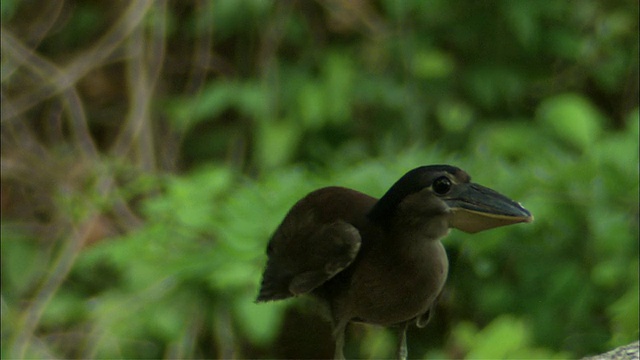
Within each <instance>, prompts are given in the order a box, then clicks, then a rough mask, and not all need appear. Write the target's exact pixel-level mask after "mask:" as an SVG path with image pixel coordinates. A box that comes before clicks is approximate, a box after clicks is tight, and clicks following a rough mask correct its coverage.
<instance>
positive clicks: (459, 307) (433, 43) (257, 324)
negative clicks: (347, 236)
mask: <svg viewBox="0 0 640 360" xmlns="http://www.w3.org/2000/svg"><path fill="white" fill-rule="evenodd" d="M69 4H73V6H69V7H68V8H67V7H64V8H61V10H59V11H60V14H61V17H60V18H59V19H57V20H56V19H47V18H46V17H42V18H40V17H38V18H35V17H33V15H30V17H29V16H26V17H25V16H24V15H25V14H33V13H34V7H33V4H30V3H29V2H16V1H3V2H2V7H1V10H2V20H3V23H4V24H3V32H5V31H6V33H7V37H6V39H7V40H8V41H5V37H3V45H2V46H3V48H2V49H3V60H2V74H3V76H2V86H3V128H2V135H3V150H2V151H3V178H2V180H3V184H2V195H3V203H2V222H3V223H2V228H1V230H2V259H1V263H2V283H3V287H2V304H1V305H2V314H3V315H2V333H3V341H2V356H3V357H7V358H42V357H65V358H229V357H238V358H274V357H295V358H302V357H319V356H322V354H320V355H319V354H318V351H319V350H318V349H321V348H323V346H322V344H324V342H328V341H330V339H329V336H330V335H329V334H328V333H322V334H321V335H317V338H314V339H313V343H312V344H311V345H312V348H313V351H314V352H311V353H308V354H307V353H305V350H304V344H302V343H300V342H297V341H292V340H291V339H293V338H296V339H297V337H295V336H296V335H308V336H309V337H313V336H314V335H313V334H312V332H311V331H310V329H311V328H314V329H315V328H316V325H317V324H316V323H315V322H319V321H321V320H319V319H318V318H311V319H310V320H309V319H306V318H305V317H304V316H306V315H305V314H306V312H303V311H300V310H299V309H300V308H301V307H305V308H306V307H307V305H308V304H307V303H300V302H298V301H296V300H294V299H291V300H287V301H282V302H271V303H266V304H262V303H261V304H256V303H254V299H255V296H256V294H257V291H258V286H259V282H260V274H261V271H262V269H263V266H264V263H265V260H266V256H265V254H264V252H265V246H266V243H267V241H268V239H269V237H270V235H271V234H272V232H273V230H274V229H275V228H276V227H277V226H278V224H279V222H280V221H281V220H282V218H283V217H284V216H285V214H286V213H287V211H288V209H289V208H290V207H291V206H292V205H293V204H294V203H295V202H296V201H297V200H298V199H300V198H301V197H302V196H304V195H305V194H306V193H308V192H309V191H311V190H313V189H316V188H319V187H322V186H328V185H340V186H345V187H350V188H354V189H357V190H359V191H362V192H364V193H367V194H371V195H372V196H381V195H382V194H383V193H384V191H386V189H388V188H389V186H390V185H391V184H392V183H393V182H394V181H395V180H397V179H398V178H399V177H400V176H401V175H402V174H404V172H406V171H407V170H409V169H411V168H414V167H416V166H420V165H424V164H435V163H449V164H453V165H457V166H459V167H461V168H463V169H464V170H466V171H467V172H468V173H470V174H471V175H472V176H473V179H474V181H476V182H478V183H480V184H484V185H487V186H489V187H492V188H495V189H497V190H499V191H500V192H502V193H504V194H507V195H509V196H510V197H512V198H514V199H517V200H518V201H521V202H522V203H523V204H524V205H525V206H526V207H527V208H528V209H529V210H531V212H532V213H533V214H534V216H535V222H533V223H532V224H520V225H517V226H510V227H505V228H499V229H494V230H491V231H487V232H482V233H479V234H474V235H469V234H464V233H461V232H458V231H455V230H453V231H452V232H451V234H450V235H449V236H448V237H447V238H446V239H445V240H444V243H445V246H446V247H447V250H448V254H449V260H450V264H451V265H450V268H451V269H450V275H449V280H448V283H447V286H446V290H445V293H444V294H443V296H442V298H441V300H440V305H439V307H438V308H437V309H436V312H435V316H434V319H433V321H432V322H431V323H430V324H429V326H428V327H427V328H426V329H424V330H416V329H412V330H411V332H410V334H409V349H410V354H411V356H420V355H424V357H426V358H464V357H466V358H558V359H564V358H576V357H581V356H584V355H588V354H594V353H598V352H604V351H606V350H608V349H610V348H611V347H614V346H618V345H622V344H625V343H629V342H631V341H633V340H635V339H638V336H639V333H638V326H639V325H638V305H639V299H638V289H639V287H638V282H639V279H638V272H639V266H640V265H639V264H640V262H639V260H638V251H639V248H638V236H639V229H638V227H639V226H638V216H639V215H638V214H639V206H638V198H639V196H640V195H639V174H638V165H639V161H638V151H639V147H638V143H639V142H638V138H639V136H640V134H639V124H640V120H639V115H638V114H639V110H638V96H637V95H638V94H637V91H638V90H637V89H638V83H637V78H638V70H637V69H638V23H637V16H638V4H637V2H634V1H630V0H618V1H612V2H606V3H605V2H598V1H590V0H588V1H581V2H566V1H554V2H550V1H544V2H543V1H528V0H517V1H514V0H499V1H492V2H463V1H442V0H436V1H419V0H416V1H412V0H407V1H398V0H381V1H377V2H366V1H360V2H351V1H330V2H325V1H318V2H282V1H263V0H216V1H210V2H209V1H201V2H194V3H193V4H192V3H189V2H186V3H182V2H169V3H163V2H154V3H153V4H154V5H153V6H152V7H150V8H148V9H147V8H144V7H141V5H140V4H144V3H142V2H123V3H121V4H119V5H118V6H112V4H110V3H109V7H108V8H107V5H106V3H105V4H102V3H100V2H95V3H94V2H91V3H87V4H84V3H83V4H80V3H78V4H75V3H73V2H69ZM136 4H138V5H136ZM52 6H53V5H52ZM140 9H143V10H140ZM164 10H166V15H163V14H165V12H164ZM135 11H145V13H144V14H141V15H140V18H141V19H145V20H144V21H142V22H141V23H135V21H134V20H132V18H135V16H133V15H135ZM131 14H133V15H131ZM125 15H126V16H131V17H127V18H126V19H128V20H127V21H128V22H126V24H128V25H127V26H132V27H134V29H133V32H132V33H129V32H124V35H122V34H121V33H123V31H122V29H119V28H118V29H111V28H110V26H112V23H114V24H115V23H118V22H117V21H120V20H123V19H125ZM56 16H57V15H56ZM32 18H33V19H32ZM25 19H26V20H25ZM49 20H50V21H52V22H49ZM63 20H64V21H63ZM25 24H27V25H28V26H25ZM54 25H55V26H54ZM105 27H108V28H109V29H107V30H105ZM164 27H166V28H164ZM27 28H28V35H25V38H24V39H22V38H21V37H20V34H21V32H20V31H19V30H20V29H27ZM38 29H54V30H55V31H53V30H51V31H50V32H46V31H47V30H38ZM111 30H114V31H111ZM24 31H27V30H24ZM40 31H45V33H41V32H40ZM105 34H106V35H105ZM119 35H122V36H123V38H122V39H120V40H118V36H119ZM3 36H5V34H3ZM101 36H105V38H101V39H103V40H104V39H106V40H105V42H96V38H99V37H101ZM14 37H15V38H16V39H17V40H12V39H13V38H14ZM107 40H108V41H107ZM16 41H22V42H21V43H20V45H21V46H23V47H24V48H25V49H26V48H28V51H26V52H24V53H21V52H20V49H21V48H20V47H19V46H16V45H15V43H16ZM118 41H120V42H118ZM111 42H114V43H113V44H112V43H111ZM27 44H30V45H27ZM96 44H98V45H96ZM141 44H144V45H143V46H142V45H141ZM112 45H113V46H114V48H115V49H116V50H114V52H110V53H109V56H105V57H104V58H100V59H97V56H96V55H95V54H99V53H100V51H103V50H104V49H102V48H100V46H104V47H105V48H106V47H108V46H112ZM137 45H141V46H137ZM29 46H32V48H29ZM25 53H27V54H29V56H26V55H25ZM69 58H71V60H69ZM93 61H99V63H96V64H94V65H93V67H92V68H91V69H88V68H83V66H85V67H86V66H87V65H86V64H89V63H91V62H93ZM67 63H69V64H71V65H68V67H66V65H64V64H67ZM52 64H56V65H55V69H59V71H60V73H61V76H58V75H51V74H50V75H47V76H51V78H47V77H43V78H42V74H48V72H50V71H52V70H51V69H52V68H53V65H52ZM140 64H142V66H140ZM184 64H188V65H184ZM78 69H80V70H78ZM74 71H77V72H78V73H76V72H74ZM133 75H136V76H137V75H139V78H138V77H136V76H133ZM34 79H35V80H34ZM60 79H62V80H60ZM145 81H148V82H145ZM43 84H44V85H43ZM145 86H147V87H146V88H145ZM50 89H55V90H53V92H52V91H50ZM141 89H142V90H141ZM139 92H145V94H144V95H146V96H147V95H148V96H149V97H150V99H151V103H150V104H140V101H139V98H140V97H141V96H140V94H139ZM69 94H72V95H73V94H75V95H77V99H76V100H77V102H79V104H76V105H74V102H73V101H72V100H73V99H74V97H73V96H71V95H69ZM5 97H6V99H5ZM25 99H26V100H25ZM70 99H72V100H70ZM29 101H33V102H34V103H29V104H27V102H29ZM60 104H65V105H64V106H63V105H60ZM5 106H6V109H7V110H6V111H5V110H4V107H5ZM74 106H76V107H74ZM14 112H15V114H17V115H15V114H14ZM59 119H63V120H62V121H59ZM5 141H7V142H6V144H7V145H6V146H5ZM122 144H124V145H122ZM87 148H94V149H95V153H96V154H97V155H95V154H92V153H91V152H90V151H88V150H87ZM123 149H124V150H123ZM70 150H73V152H72V151H70ZM69 153H72V155H73V156H71V158H72V159H71V160H70V156H69ZM76 153H81V154H79V155H82V156H78V157H80V158H82V159H83V160H75V159H76V156H75V155H77V154H76ZM78 164H79V165H78ZM5 199H6V200H5ZM78 239H80V240H78ZM75 241H78V242H77V243H76V242H75ZM66 265H68V267H66ZM296 305H297V306H296ZM300 317H302V318H303V319H305V320H304V321H306V322H304V321H303V323H304V324H305V325H304V326H299V325H296V324H298V323H300V321H297V322H296V321H295V320H296V319H298V318H300ZM319 334H320V333H319ZM321 336H322V337H321ZM349 337H350V338H349V339H348V340H347V342H348V343H349V344H350V346H349V349H348V350H349V351H348V354H350V355H352V356H354V357H358V356H359V357H366V358H371V357H380V356H391V355H392V351H393V347H394V346H395V338H394V337H393V333H392V331H390V330H385V329H381V328H372V327H364V328H362V327H357V328H356V329H355V330H354V331H351V332H349ZM328 354H330V352H329V353H328ZM327 356H328V355H327Z"/></svg>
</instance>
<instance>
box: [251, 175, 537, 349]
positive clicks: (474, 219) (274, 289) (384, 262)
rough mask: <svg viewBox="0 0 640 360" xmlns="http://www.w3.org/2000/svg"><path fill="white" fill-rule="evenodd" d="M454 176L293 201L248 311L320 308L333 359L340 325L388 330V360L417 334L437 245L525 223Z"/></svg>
mask: <svg viewBox="0 0 640 360" xmlns="http://www.w3.org/2000/svg"><path fill="white" fill-rule="evenodd" d="M470 180H471V178H470V177H469V175H467V173H466V172H464V171H462V170H461V169H459V168H457V167H454V166H449V165H432V166H422V167H419V168H416V169H413V170H411V171H409V172H408V173H406V174H405V175H404V176H403V177H402V178H400V180H398V181H397V182H396V183H395V184H394V185H393V186H392V187H391V188H390V189H389V190H388V191H387V192H386V193H385V194H384V196H382V198H380V199H376V198H373V197H371V196H369V195H366V194H363V193H360V192H358V191H355V190H351V189H347V188H343V187H326V188H322V189H319V190H316V191H313V192H311V193H310V194H308V195H307V196H305V197H304V198H303V199H301V200H300V201H298V202H297V203H296V204H295V205H294V206H293V208H291V210H289V213H288V214H287V215H286V217H285V218H284V220H283V221H282V223H281V224H280V226H279V227H278V229H277V230H276V231H275V233H274V234H273V236H272V237H271V239H270V241H269V244H268V246H267V255H268V257H269V259H268V261H267V265H266V268H265V270H264V274H263V276H262V286H261V288H260V292H259V294H258V298H257V301H258V302H260V301H269V300H279V299H285V298H288V297H292V296H296V295H301V294H311V295H313V296H314V297H316V298H318V299H320V300H322V301H323V302H324V303H326V304H327V305H328V307H329V310H330V313H331V318H332V319H331V320H332V324H333V334H334V337H335V342H336V347H335V357H336V358H338V359H341V358H344V354H343V346H344V333H345V328H346V326H347V324H348V323H349V322H364V323H370V324H378V325H383V326H398V327H399V336H398V348H397V356H398V358H401V359H404V358H406V356H407V346H406V329H407V326H408V325H409V324H412V323H415V324H417V326H419V327H422V326H425V325H426V324H427V322H428V320H429V317H430V315H431V312H432V310H433V307H434V305H435V301H436V298H437V297H438V295H439V294H440V292H441V291H442V288H443V286H444V283H445V280H446V279H447V271H448V267H449V262H448V260H447V254H446V253H445V249H444V247H443V245H442V243H441V242H440V239H441V238H442V237H444V236H445V235H447V233H448V232H449V229H450V228H456V229H460V230H462V231H465V232H468V233H475V232H478V231H482V230H486V229H491V228H495V227H498V226H504V225H509V224H515V223H520V222H531V221H532V220H533V216H532V215H531V213H530V212H529V211H528V210H526V209H525V208H523V207H522V206H521V205H520V204H519V203H517V202H515V201H513V200H511V199H509V198H508V197H506V196H504V195H502V194H499V193H498V192H496V191H493V190H491V189H489V188H486V187H484V186H481V185H478V184H475V183H472V182H471V181H470Z"/></svg>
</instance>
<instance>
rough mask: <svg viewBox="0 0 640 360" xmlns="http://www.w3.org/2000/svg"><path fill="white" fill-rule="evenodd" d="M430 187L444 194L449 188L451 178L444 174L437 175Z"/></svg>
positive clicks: (437, 192) (439, 193)
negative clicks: (441, 175)
mask: <svg viewBox="0 0 640 360" xmlns="http://www.w3.org/2000/svg"><path fill="white" fill-rule="evenodd" d="M432 188H433V191H435V193H436V194H438V195H444V194H446V193H448V192H449V190H451V180H449V178H448V177H446V176H443V177H439V178H437V179H436V180H435V181H434V182H433V185H432Z"/></svg>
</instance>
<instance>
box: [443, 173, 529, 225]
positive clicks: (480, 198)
mask: <svg viewBox="0 0 640 360" xmlns="http://www.w3.org/2000/svg"><path fill="white" fill-rule="evenodd" d="M444 200H445V202H446V203H447V205H448V206H449V208H450V209H451V218H450V226H451V227H453V228H456V229H460V230H462V231H465V232H468V233H476V232H478V231H482V230H487V229H492V228H495V227H499V226H505V225H511V224H516V223H520V222H532V221H533V216H532V215H531V213H530V212H529V210H527V209H525V208H524V207H522V205H520V204H519V203H517V202H515V201H513V200H511V199H509V198H508V197H506V196H504V195H502V194H500V193H498V192H496V191H493V190H491V189H489V188H486V187H484V186H481V185H478V184H473V183H466V184H460V185H458V186H457V188H456V189H455V190H454V191H453V192H452V193H451V194H450V196H448V197H447V198H446V199H444Z"/></svg>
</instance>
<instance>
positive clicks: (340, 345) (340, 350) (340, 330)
mask: <svg viewBox="0 0 640 360" xmlns="http://www.w3.org/2000/svg"><path fill="white" fill-rule="evenodd" d="M347 323H348V321H340V322H338V323H337V324H336V325H335V326H334V328H333V337H334V338H335V342H336V349H335V352H334V354H333V358H334V359H335V360H344V359H345V357H344V332H345V330H346V328H347Z"/></svg>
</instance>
